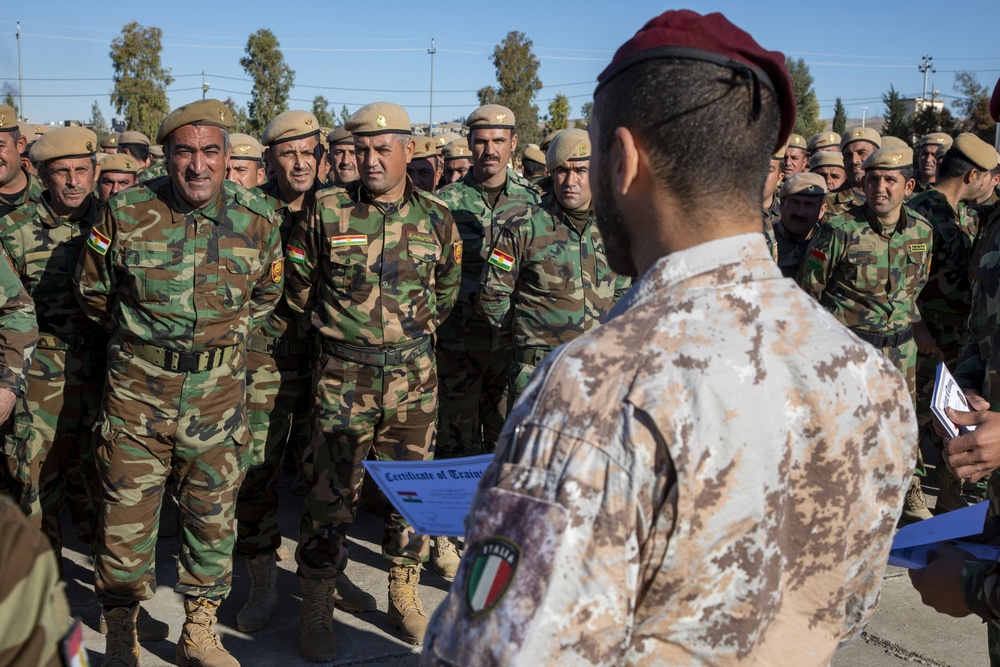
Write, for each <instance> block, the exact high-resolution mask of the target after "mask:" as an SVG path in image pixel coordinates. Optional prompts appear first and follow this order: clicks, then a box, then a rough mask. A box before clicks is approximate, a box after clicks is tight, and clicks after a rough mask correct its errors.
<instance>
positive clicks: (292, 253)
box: [285, 245, 306, 264]
mask: <svg viewBox="0 0 1000 667" xmlns="http://www.w3.org/2000/svg"><path fill="white" fill-rule="evenodd" d="M285 257H287V258H288V261H289V262H294V263H295V264H305V263H306V253H305V251H304V250H299V249H298V248H296V247H294V246H291V245H288V246H285Z"/></svg>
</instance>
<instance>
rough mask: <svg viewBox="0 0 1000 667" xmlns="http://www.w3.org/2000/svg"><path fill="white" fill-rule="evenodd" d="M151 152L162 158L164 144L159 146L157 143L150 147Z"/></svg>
mask: <svg viewBox="0 0 1000 667" xmlns="http://www.w3.org/2000/svg"><path fill="white" fill-rule="evenodd" d="M149 154H150V155H152V156H153V157H158V158H162V157H163V146H158V145H156V144H154V145H152V146H150V147H149Z"/></svg>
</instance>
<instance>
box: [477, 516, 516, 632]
mask: <svg viewBox="0 0 1000 667" xmlns="http://www.w3.org/2000/svg"><path fill="white" fill-rule="evenodd" d="M520 560H521V547H519V546H518V545H517V544H515V543H514V542H512V541H511V540H508V539H507V538H505V537H499V536H496V535H494V536H493V537H488V538H486V539H485V540H483V541H482V542H480V543H479V546H478V547H477V548H476V555H475V558H473V559H472V567H471V569H470V571H469V575H468V577H467V578H466V580H465V602H466V604H467V605H468V608H469V615H470V616H472V618H478V617H480V616H484V615H486V614H488V613H490V612H491V611H493V609H494V608H495V607H496V606H497V605H498V604H500V601H501V600H502V599H503V596H504V595H505V594H506V593H507V590H508V589H509V588H510V584H511V582H512V581H513V580H514V575H515V574H516V573H517V565H518V563H519V562H520Z"/></svg>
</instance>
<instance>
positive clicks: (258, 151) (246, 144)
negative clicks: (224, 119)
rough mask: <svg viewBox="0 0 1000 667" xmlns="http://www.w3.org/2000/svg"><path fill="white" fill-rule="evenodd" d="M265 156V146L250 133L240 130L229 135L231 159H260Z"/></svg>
mask: <svg viewBox="0 0 1000 667" xmlns="http://www.w3.org/2000/svg"><path fill="white" fill-rule="evenodd" d="M263 156H264V147H263V146H261V145H260V142H259V141H257V139H255V138H254V137H251V136H250V135H249V134H241V133H239V132H236V133H233V134H230V135H229V159H231V160H260V159H262V158H263Z"/></svg>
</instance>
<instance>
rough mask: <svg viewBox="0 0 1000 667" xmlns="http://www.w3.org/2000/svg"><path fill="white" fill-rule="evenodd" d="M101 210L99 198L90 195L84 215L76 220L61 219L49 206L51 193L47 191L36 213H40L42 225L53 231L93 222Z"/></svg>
mask: <svg viewBox="0 0 1000 667" xmlns="http://www.w3.org/2000/svg"><path fill="white" fill-rule="evenodd" d="M99 208H100V206H99V205H98V203H97V198H96V197H94V195H89V196H88V197H87V206H86V208H85V209H84V212H83V215H81V216H80V217H79V218H76V219H75V220H70V219H69V218H65V217H60V216H58V215H56V213H55V211H53V210H52V207H51V206H50V205H49V192H48V190H46V191H45V192H43V193H42V196H41V197H40V198H39V202H38V206H37V207H36V211H37V213H38V219H39V220H40V221H41V223H42V225H44V226H45V227H49V228H50V229H51V228H54V227H58V226H60V225H78V224H80V223H81V222H84V221H91V222H93V221H94V220H96V219H97V211H98V209H99Z"/></svg>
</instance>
